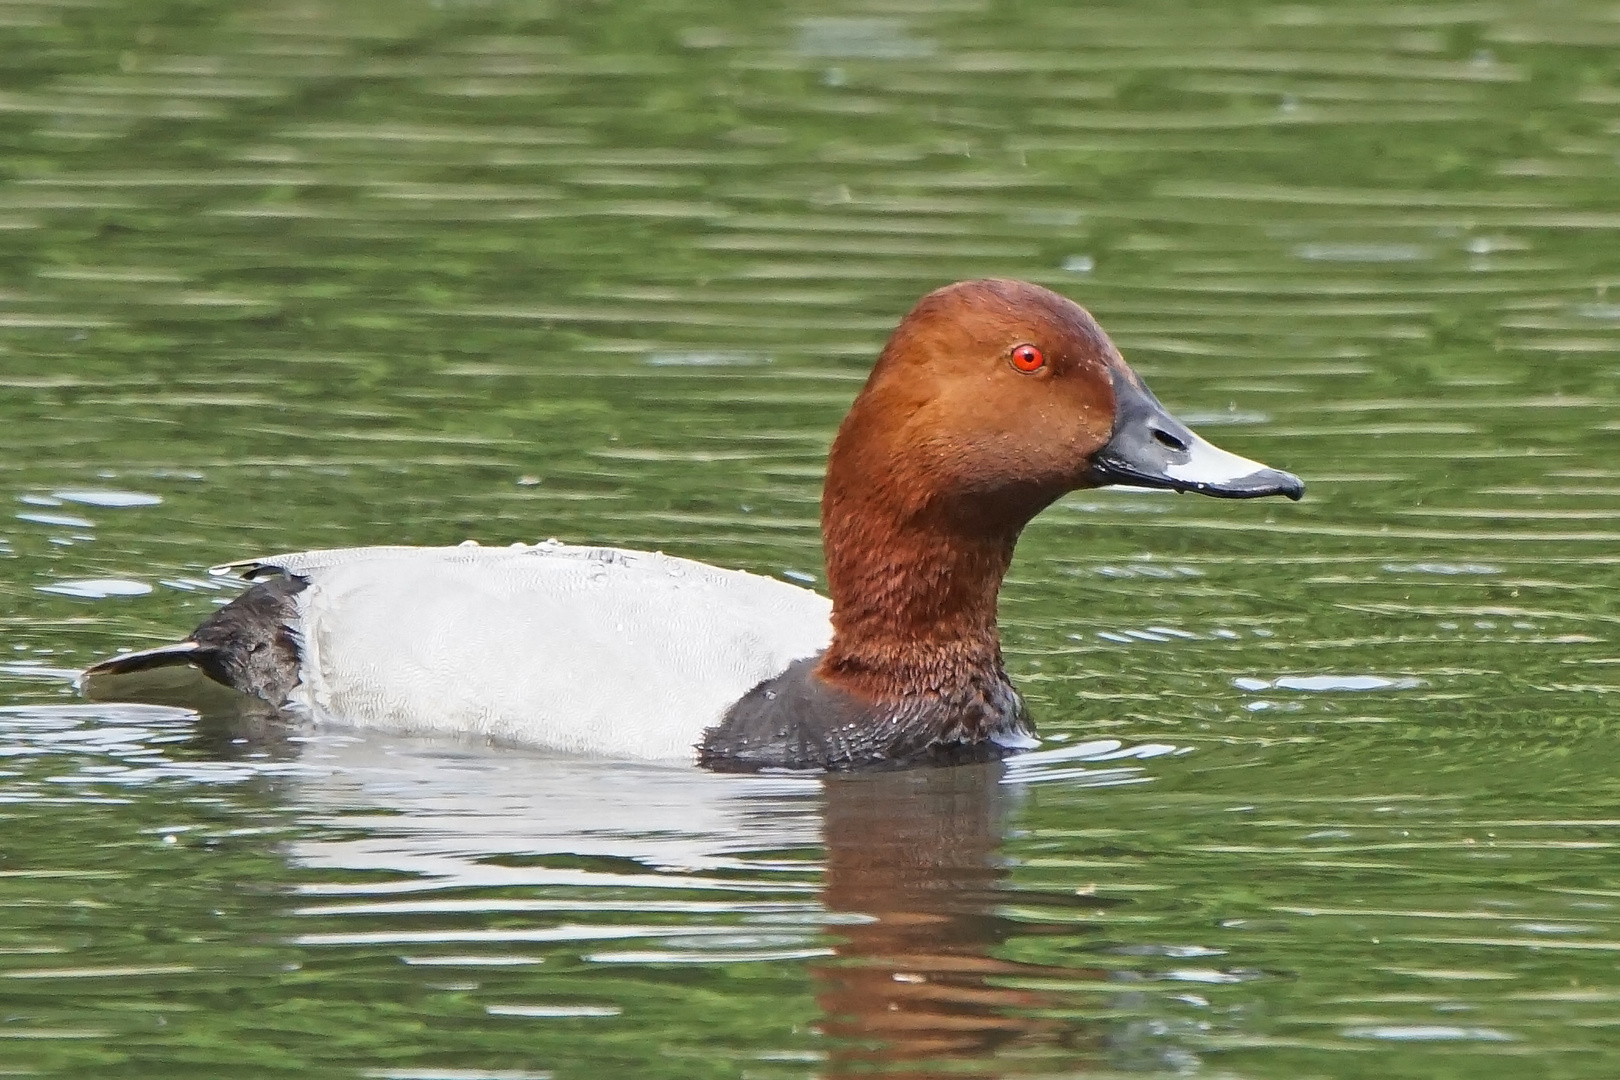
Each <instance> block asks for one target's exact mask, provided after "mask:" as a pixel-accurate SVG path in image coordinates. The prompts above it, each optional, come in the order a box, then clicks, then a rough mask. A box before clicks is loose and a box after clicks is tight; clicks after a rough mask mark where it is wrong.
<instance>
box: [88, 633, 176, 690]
mask: <svg viewBox="0 0 1620 1080" xmlns="http://www.w3.org/2000/svg"><path fill="white" fill-rule="evenodd" d="M201 648H202V645H201V644H200V643H199V642H196V641H193V640H192V639H191V638H187V639H186V640H184V641H176V642H174V643H173V644H170V645H159V646H158V647H157V648H155V649H142V650H140V651H139V652H129V653H123V654H121V655H119V656H110V657H108V658H107V659H105V660H102V661H100V662H99V663H95V664H91V665H90V666H89V667H87V668H85V669H84V673H83V674H81V675H80V676H79V680H80V681H81V682H83V681H84V680H85V679H94V678H98V677H100V676H103V675H132V674H134V673H135V672H137V671H151V670H152V669H153V668H165V667H179V666H181V665H187V664H196V663H197V660H198V657H197V651H198V650H199V649H201ZM199 666H200V665H199Z"/></svg>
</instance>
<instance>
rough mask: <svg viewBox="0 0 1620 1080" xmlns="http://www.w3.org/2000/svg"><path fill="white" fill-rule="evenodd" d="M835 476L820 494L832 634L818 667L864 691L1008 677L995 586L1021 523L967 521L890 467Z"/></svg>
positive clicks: (880, 694) (898, 692) (928, 688)
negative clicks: (894, 479) (851, 477)
mask: <svg viewBox="0 0 1620 1080" xmlns="http://www.w3.org/2000/svg"><path fill="white" fill-rule="evenodd" d="M835 460H836V459H835ZM838 479H840V478H839V477H837V476H836V475H835V474H834V473H833V472H831V471H829V474H828V487H827V492H826V494H825V495H824V497H823V501H822V541H823V545H824V547H825V551H826V563H827V584H828V587H829V589H830V591H831V593H832V601H833V612H832V624H833V640H832V644H831V645H830V646H828V649H827V652H826V654H825V655H824V656H823V658H822V661H821V664H820V667H819V668H818V674H819V675H820V676H821V677H822V678H824V679H826V680H828V681H830V682H833V683H835V684H837V685H840V686H842V687H843V688H845V689H847V690H851V691H854V692H856V693H858V694H860V695H861V696H863V697H866V698H868V699H885V698H904V697H910V696H913V695H917V694H936V695H941V696H947V697H948V696H951V695H953V694H957V693H960V692H964V691H966V690H967V689H968V688H970V687H972V686H974V685H976V684H977V685H983V684H984V683H985V682H986V681H987V680H988V681H994V680H1001V681H1005V679H1006V674H1005V672H1004V670H1003V668H1002V658H1001V639H1000V636H999V634H998V633H997V630H996V597H997V594H998V593H999V592H1000V590H1001V581H1002V579H1003V578H1004V577H1005V576H1006V574H1007V567H1008V565H1009V564H1010V563H1011V561H1012V554H1013V545H1014V543H1015V542H1016V540H1017V531H1016V530H1011V531H999V532H992V533H985V532H981V531H978V530H976V529H973V528H971V527H968V526H966V525H964V523H962V522H959V521H955V520H953V519H952V517H951V516H950V515H949V514H948V513H946V512H944V511H943V510H942V509H941V508H940V507H939V506H938V505H929V504H928V503H927V502H926V501H923V502H922V504H921V505H919V504H918V501H917V500H914V499H907V498H905V497H903V495H902V494H900V493H897V492H895V491H894V490H893V489H892V486H891V484H890V483H888V482H885V481H886V480H887V479H889V478H885V477H872V476H867V477H863V478H862V481H863V482H861V483H858V484H842V483H835V481H836V480H838Z"/></svg>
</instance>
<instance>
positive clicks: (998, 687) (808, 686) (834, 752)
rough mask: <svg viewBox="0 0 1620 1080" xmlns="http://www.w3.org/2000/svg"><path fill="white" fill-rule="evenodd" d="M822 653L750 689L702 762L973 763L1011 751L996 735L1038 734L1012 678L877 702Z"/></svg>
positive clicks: (724, 766) (701, 754)
mask: <svg viewBox="0 0 1620 1080" xmlns="http://www.w3.org/2000/svg"><path fill="white" fill-rule="evenodd" d="M819 659H820V658H819V657H810V658H808V659H805V660H799V661H796V662H795V663H793V664H792V665H791V666H789V667H788V669H787V670H786V671H784V672H783V673H782V674H780V675H778V676H776V677H775V678H773V679H767V680H766V681H765V682H762V683H760V684H759V685H758V686H756V687H754V688H753V689H752V690H750V691H749V692H748V693H747V694H746V695H744V696H743V698H742V700H740V701H738V702H737V704H735V705H733V706H732V707H731V709H730V710H729V711H728V712H727V713H726V716H725V719H723V720H722V721H720V723H718V724H716V725H715V726H714V727H712V728H710V729H709V730H708V731H707V732H705V733H704V736H703V742H702V743H700V744H699V745H698V763H699V764H700V765H702V766H703V767H704V768H707V769H713V770H715V771H717V772H757V771H759V770H760V769H825V770H832V771H846V770H853V769H890V768H901V767H904V766H908V765H920V764H941V765H946V764H965V763H967V762H974V761H991V760H994V759H997V758H1001V757H1005V756H1007V755H1008V754H1009V753H1010V752H1011V751H1009V750H1008V749H1006V748H1005V747H1004V746H1002V745H1001V744H1000V743H998V742H996V741H995V739H994V738H993V736H995V735H998V734H1003V733H1005V734H1016V735H1024V736H1029V735H1033V734H1034V728H1033V726H1032V725H1031V724H1030V722H1029V717H1028V713H1027V712H1026V711H1025V709H1024V703H1023V700H1022V699H1021V698H1020V697H1019V696H1018V693H1017V691H1015V690H1014V689H1013V688H1012V684H1011V683H1009V682H1007V680H1006V678H1005V676H1003V677H1001V678H999V679H994V680H987V681H986V682H985V683H984V684H982V685H979V684H975V685H973V686H970V687H967V688H965V689H964V690H963V691H962V692H959V693H957V694H952V695H916V696H912V697H908V698H906V699H905V700H904V701H900V702H895V703H892V704H890V703H882V702H879V703H872V702H867V701H863V700H861V699H860V698H857V697H856V696H854V695H853V694H849V693H846V692H845V691H843V690H841V689H839V688H838V687H835V686H832V685H830V684H828V683H826V682H824V681H822V680H821V679H819V678H817V677H816V674H815V671H816V664H817V663H818V661H819Z"/></svg>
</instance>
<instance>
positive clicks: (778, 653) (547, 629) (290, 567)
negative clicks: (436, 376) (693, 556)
mask: <svg viewBox="0 0 1620 1080" xmlns="http://www.w3.org/2000/svg"><path fill="white" fill-rule="evenodd" d="M265 567H279V568H282V569H285V570H287V571H289V572H291V573H294V574H297V575H299V576H301V577H304V578H307V579H308V581H309V588H307V589H305V590H304V591H303V592H301V593H299V594H298V603H299V611H300V616H301V617H300V620H299V625H298V626H297V627H296V629H297V631H298V633H299V636H300V640H301V642H302V648H301V650H300V651H301V670H300V675H301V676H302V679H303V684H302V685H301V686H299V688H298V689H297V690H296V691H294V699H295V704H296V705H298V706H300V707H301V708H303V709H306V710H307V711H308V712H309V713H311V714H312V715H313V716H315V717H316V718H318V719H321V720H325V721H329V722H335V723H339V724H345V725H349V726H352V727H360V728H373V729H378V730H384V731H392V732H398V733H401V734H412V735H473V736H484V737H486V738H489V739H494V740H499V741H502V742H510V743H517V744H522V745H526V746H536V747H544V748H548V749H554V750H562V751H566V752H570V753H577V754H600V755H608V756H613V757H631V758H640V759H644V760H680V761H692V760H694V756H695V754H694V748H695V747H696V745H697V743H698V742H699V740H700V739H701V738H702V736H703V732H704V730H705V729H706V728H708V727H710V726H712V725H713V724H715V723H716V722H718V721H719V720H720V719H721V718H722V717H723V716H724V715H725V712H726V710H727V708H729V707H730V706H731V705H732V704H733V703H734V702H736V701H737V699H739V698H740V697H742V696H743V695H744V694H745V693H747V692H748V691H749V690H751V689H753V688H754V687H755V686H756V685H758V684H759V683H760V682H762V681H763V680H765V679H768V678H770V677H771V676H773V675H776V674H779V673H780V672H781V671H782V670H783V669H785V668H786V667H787V666H788V665H789V664H790V663H792V662H793V661H794V660H797V659H801V658H803V657H807V656H810V655H813V654H814V653H816V652H818V651H820V650H821V649H823V648H825V647H826V644H827V642H828V641H829V640H830V639H831V636H832V629H831V625H830V623H829V622H828V614H829V611H830V609H831V605H830V604H829V602H828V601H827V600H826V599H825V598H824V597H822V596H819V595H817V594H816V593H813V592H811V591H809V590H808V589H801V588H799V587H797V586H795V585H789V584H787V583H786V582H783V581H777V580H775V579H774V578H767V577H760V576H757V575H754V574H746V573H743V572H741V571H737V570H722V569H719V568H717V567H713V566H707V565H705V564H703V563H698V562H692V561H690V560H687V559H677V558H672V557H670V556H667V555H663V554H657V553H651V552H640V551H622V550H619V549H616V548H581V547H568V546H565V545H562V544H557V543H554V542H548V543H545V544H536V545H534V546H532V547H525V546H522V545H516V546H514V547H511V548H479V547H472V546H465V545H464V546H461V547H453V548H401V547H391V548H350V549H345V550H338V551H315V552H306V553H303V554H294V555H284V556H277V557H274V558H268V559H258V560H253V561H252V562H251V563H241V564H236V565H235V567H234V568H235V569H238V570H240V571H244V572H246V573H248V574H250V575H251V574H252V573H253V571H254V569H255V568H265ZM221 569H224V568H221Z"/></svg>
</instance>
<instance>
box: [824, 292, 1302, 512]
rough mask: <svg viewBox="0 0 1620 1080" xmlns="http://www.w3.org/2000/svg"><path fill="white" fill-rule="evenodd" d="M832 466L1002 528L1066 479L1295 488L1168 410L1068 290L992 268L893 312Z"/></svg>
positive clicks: (921, 505) (848, 477)
mask: <svg viewBox="0 0 1620 1080" xmlns="http://www.w3.org/2000/svg"><path fill="white" fill-rule="evenodd" d="M840 474H842V475H840ZM835 477H836V478H837V479H838V480H840V481H842V482H843V483H845V484H851V483H853V484H859V483H860V482H861V480H862V478H867V479H871V480H874V481H877V482H878V483H880V484H881V485H882V486H883V487H885V488H886V489H887V490H886V491H885V492H884V497H885V498H886V499H889V500H891V502H894V501H898V502H901V503H908V504H910V508H911V509H912V510H914V511H917V512H927V513H928V516H930V517H934V514H935V513H939V512H943V513H944V516H945V517H946V518H950V519H956V520H958V521H961V522H962V523H964V524H966V523H968V522H972V523H973V524H975V525H978V526H981V527H984V528H986V529H987V530H988V531H992V532H1001V531H1002V530H1003V529H1007V528H1010V529H1011V530H1012V533H1013V535H1016V533H1017V530H1019V529H1021V528H1022V527H1023V525H1024V524H1026V523H1027V522H1028V520H1029V518H1030V517H1033V516H1034V514H1036V513H1038V512H1039V511H1040V510H1041V509H1042V508H1043V507H1045V506H1047V505H1048V504H1049V503H1051V502H1052V500H1053V499H1056V498H1057V497H1059V496H1060V495H1062V494H1064V493H1065V492H1069V491H1073V490H1075V489H1077V488H1088V487H1100V486H1103V485H1107V484H1129V485H1134V486H1138V487H1150V488H1168V489H1171V490H1174V491H1194V492H1199V493H1201V494H1205V495H1214V496H1217V497H1220V498H1227V499H1252V498H1257V497H1259V496H1263V495H1286V496H1288V497H1289V498H1290V499H1298V498H1300V497H1301V496H1302V495H1303V494H1304V493H1305V485H1304V483H1303V482H1302V481H1301V480H1300V479H1299V477H1297V476H1294V475H1293V474H1292V473H1286V472H1282V471H1281V470H1278V469H1272V468H1269V467H1267V466H1265V465H1262V464H1260V463H1259V462H1256V461H1250V460H1248V459H1247V458H1242V457H1239V456H1237V455H1236V454H1231V453H1228V452H1226V451H1224V450H1220V449H1218V448H1216V447H1214V446H1212V445H1210V444H1209V443H1208V442H1206V441H1204V440H1203V439H1201V438H1199V437H1198V436H1197V435H1195V434H1194V433H1193V432H1192V431H1191V430H1190V429H1189V428H1188V427H1187V426H1186V425H1185V424H1183V423H1182V422H1181V421H1179V420H1177V419H1176V418H1175V417H1174V416H1172V415H1171V414H1170V413H1169V411H1168V410H1166V409H1165V407H1164V406H1163V405H1161V404H1160V403H1159V401H1158V399H1157V398H1155V397H1154V396H1153V394H1152V392H1151V391H1149V390H1148V388H1147V387H1146V386H1145V385H1144V384H1143V383H1142V380H1141V379H1140V378H1138V377H1137V375H1136V373H1135V372H1134V371H1132V370H1131V368H1130V366H1129V365H1128V364H1126V363H1125V360H1124V358H1123V357H1121V356H1120V354H1119V350H1118V349H1116V348H1115V347H1114V343H1113V342H1112V341H1110V340H1109V339H1108V335H1107V334H1105V333H1103V330H1102V328H1101V327H1100V326H1098V325H1097V322H1096V320H1094V319H1093V318H1092V317H1091V315H1090V314H1089V313H1087V312H1086V310H1085V309H1084V308H1082V307H1080V305H1078V304H1076V303H1074V302H1073V301H1071V300H1069V299H1067V298H1065V297H1062V296H1059V295H1058V294H1057V293H1054V292H1052V291H1050V290H1048V289H1043V288H1041V287H1040V286H1038V285H1031V284H1028V283H1027V282H1021V281H999V280H991V281H968V282H961V283H958V284H956V285H950V286H947V287H945V288H943V289H939V290H937V291H935V292H932V293H929V294H928V295H927V296H925V297H923V298H922V300H921V301H919V302H918V303H917V306H916V307H914V308H913V309H912V310H911V313H910V314H908V315H907V316H906V317H905V319H904V320H902V321H901V323H900V325H899V326H898V327H897V328H896V329H895V331H894V334H893V336H892V337H890V339H889V343H888V345H887V346H886V347H885V348H884V350H883V354H882V356H881V357H880V358H879V360H878V363H877V365H876V367H875V368H874V369H873V371H872V375H871V377H870V379H868V381H867V384H866V387H865V388H864V389H863V390H862V392H861V394H860V396H859V398H857V400H856V402H855V405H854V406H853V408H852V409H851V411H850V414H849V417H848V418H847V419H846V420H845V422H844V425H843V427H842V428H841V429H840V431H839V435H838V440H837V442H836V443H835V445H834V450H833V461H832V472H831V473H830V474H829V487H830V486H831V482H832V480H833V479H834V478H835ZM891 485H892V486H891ZM897 508H898V507H897ZM935 520H936V521H937V520H938V519H937V518H935ZM997 526H999V528H998V527H997Z"/></svg>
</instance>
